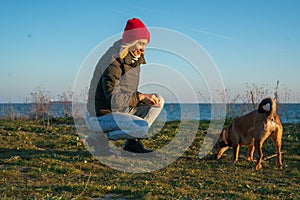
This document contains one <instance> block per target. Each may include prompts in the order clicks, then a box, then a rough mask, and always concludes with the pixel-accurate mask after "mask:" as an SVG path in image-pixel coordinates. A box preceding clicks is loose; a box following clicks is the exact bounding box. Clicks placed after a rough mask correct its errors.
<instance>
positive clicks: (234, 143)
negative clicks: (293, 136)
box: [214, 97, 282, 170]
mask: <svg viewBox="0 0 300 200" xmlns="http://www.w3.org/2000/svg"><path fill="white" fill-rule="evenodd" d="M267 104H270V110H267V109H266V108H265V106H266V105H267ZM269 136H271V138H272V140H273V143H274V145H275V147H276V151H277V164H278V165H279V166H282V162H281V137H282V125H281V122H280V119H279V117H278V115H277V114H276V103H275V100H274V99H273V98H271V97H269V98H266V99H264V100H262V101H261V103H260V104H259V106H258V109H257V110H254V111H252V112H250V113H248V114H246V115H244V116H241V117H238V118H236V119H234V120H233V123H232V124H231V125H230V126H229V127H227V128H226V129H224V130H223V131H222V132H221V135H220V137H219V139H218V141H217V143H216V145H215V147H214V158H216V159H219V158H221V156H222V154H223V153H224V152H225V151H226V150H227V149H228V148H229V147H233V162H237V161H238V155H239V149H240V146H241V145H247V146H249V149H248V160H253V153H254V149H256V150H258V156H259V158H258V160H257V162H256V167H255V169H256V170H259V169H261V168H262V165H261V162H262V157H263V152H262V146H263V143H264V141H265V140H266V139H267V138H268V137H269Z"/></svg>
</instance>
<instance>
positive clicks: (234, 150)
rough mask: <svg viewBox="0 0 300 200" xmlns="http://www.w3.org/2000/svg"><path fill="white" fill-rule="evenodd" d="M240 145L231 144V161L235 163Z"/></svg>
mask: <svg viewBox="0 0 300 200" xmlns="http://www.w3.org/2000/svg"><path fill="white" fill-rule="evenodd" d="M239 151H240V145H239V144H237V145H236V144H235V145H233V162H234V163H236V162H237V161H238V159H239Z"/></svg>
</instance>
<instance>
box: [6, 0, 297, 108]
mask: <svg viewBox="0 0 300 200" xmlns="http://www.w3.org/2000/svg"><path fill="white" fill-rule="evenodd" d="M299 13H300V1H297V0H286V1H283V0H282V1H279V0H264V1H260V0H251V1H250V0H248V1H246V0H245V1H239V0H227V1H216V0H207V1H204V0H200V1H199V0H198V1H197V0H195V1H189V0H186V1H178V2H177V1H156V0H152V1H128V2H127V1H95V0H94V1H92V0H88V1H83V0H82V1H79V0H43V1H40V0H26V1H23V0H19V1H17V0H0V26H1V31H0V92H1V96H0V102H8V101H10V102H23V101H24V100H25V98H26V97H28V96H29V95H30V92H32V90H34V89H35V88H36V87H38V86H40V87H41V88H44V89H45V90H47V91H49V92H50V93H51V95H52V96H53V97H54V98H56V96H57V95H58V94H61V93H62V92H63V91H67V90H72V88H73V84H74V81H75V78H76V74H77V72H78V70H79V68H80V66H81V64H82V63H83V61H84V60H85V58H86V57H87V55H88V54H89V53H90V52H91V51H92V50H93V49H94V48H95V47H96V46H97V45H99V44H100V43H101V42H103V41H105V40H107V38H110V37H111V36H113V35H115V34H118V33H121V32H122V31H123V29H124V27H125V23H126V21H127V20H128V19H130V18H132V17H138V18H140V19H141V20H142V21H143V22H144V23H145V24H146V26H147V27H161V28H167V29H171V30H175V31H178V32H180V33H183V34H185V35H187V36H188V37H190V38H192V39H193V40H194V41H196V42H197V43H199V44H200V45H201V46H202V47H203V48H204V49H205V50H206V51H207V52H208V54H209V55H210V57H211V58H212V60H213V61H214V63H215V64H216V66H217V67H218V70H219V72H220V74H221V76H222V78H223V81H224V84H225V87H226V88H227V89H229V90H230V91H231V93H232V94H233V95H234V94H236V93H239V92H242V91H244V90H246V85H247V84H256V85H258V86H268V87H270V88H274V87H275V86H276V81H277V80H279V81H280V88H281V89H282V90H285V89H288V90H290V92H289V93H290V96H291V97H290V99H289V101H297V102H300V97H299V96H300V93H299V89H300V85H299V74H300V73H299V72H300V58H299V55H300V47H299V44H300V26H299V25H300V15H299ZM174 42H176V41H174ZM146 53H147V52H146ZM151 55H155V54H149V55H148V57H147V54H146V58H147V60H150V61H151V60H153V59H154V58H151ZM166 59H168V58H167V57H166ZM168 62H170V66H171V67H172V61H171V60H170V61H168V60H166V63H168ZM146 76H150V77H151V76H155V74H151V72H150V73H148V74H147V75H146ZM187 78H188V77H187ZM199 90H201V88H199ZM182 92H183V93H184V91H182ZM183 95H186V96H187V95H188V94H183Z"/></svg>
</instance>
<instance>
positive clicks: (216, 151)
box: [213, 126, 231, 159]
mask: <svg viewBox="0 0 300 200" xmlns="http://www.w3.org/2000/svg"><path fill="white" fill-rule="evenodd" d="M229 131H231V126H229V127H228V128H224V129H223V130H222V132H221V134H220V136H219V138H218V141H217V143H216V144H215V146H214V148H213V156H214V159H219V158H220V157H221V156H222V154H221V153H220V151H221V149H223V148H225V147H226V148H228V147H230V145H231V143H230V142H229V141H228V132H229Z"/></svg>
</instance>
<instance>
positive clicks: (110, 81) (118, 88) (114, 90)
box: [102, 64, 139, 112]
mask: <svg viewBox="0 0 300 200" xmlns="http://www.w3.org/2000/svg"><path fill="white" fill-rule="evenodd" d="M121 77H122V69H121V68H120V67H119V66H116V65H113V64H111V65H110V66H109V67H108V68H107V69H106V70H105V71H104V73H103V76H102V87H103V88H102V89H103V91H104V95H105V98H106V102H107V103H108V105H109V106H110V108H111V110H112V111H113V112H114V111H124V110H125V109H126V108H127V107H128V106H136V105H137V103H138V102H139V97H138V92H137V91H131V90H129V89H127V88H126V87H124V86H122V85H121V84H120V81H121Z"/></svg>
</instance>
